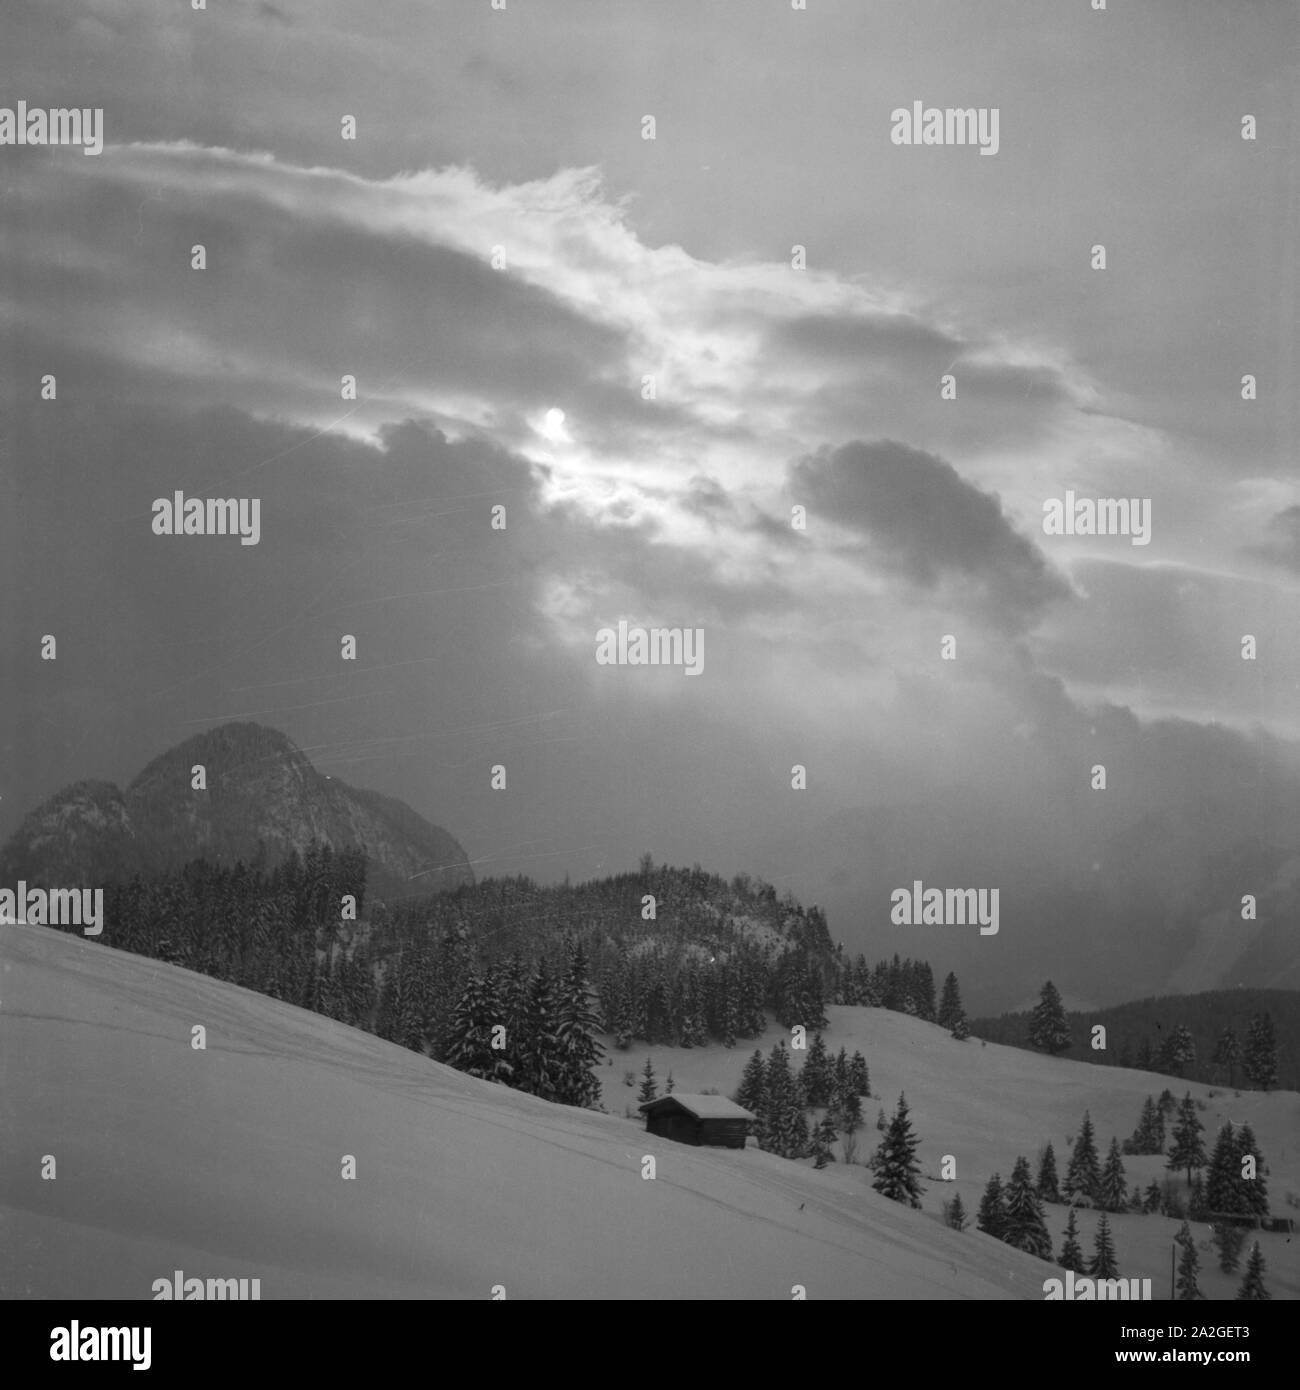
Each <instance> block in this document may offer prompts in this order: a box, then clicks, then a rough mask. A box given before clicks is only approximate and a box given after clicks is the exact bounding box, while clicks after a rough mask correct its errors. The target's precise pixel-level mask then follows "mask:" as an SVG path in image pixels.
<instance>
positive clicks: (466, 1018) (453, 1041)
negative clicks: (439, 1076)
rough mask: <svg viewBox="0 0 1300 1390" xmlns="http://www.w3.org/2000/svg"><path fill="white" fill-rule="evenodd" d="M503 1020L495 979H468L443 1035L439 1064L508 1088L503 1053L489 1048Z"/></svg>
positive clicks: (507, 1067) (509, 1070)
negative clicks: (496, 1029)
mask: <svg viewBox="0 0 1300 1390" xmlns="http://www.w3.org/2000/svg"><path fill="white" fill-rule="evenodd" d="M504 1020H505V1009H504V1007H503V1005H502V1003H501V997H500V989H499V987H498V985H497V983H496V979H495V977H493V976H491V975H488V976H483V975H477V974H474V975H471V976H470V977H469V978H468V980H466V982H465V987H464V989H463V990H462V991H461V995H460V998H459V999H458V1000H457V1001H456V1005H455V1007H454V1008H453V1009H452V1012H451V1016H450V1018H449V1019H448V1020H447V1024H446V1027H445V1029H444V1031H443V1039H442V1048H441V1055H442V1060H443V1061H444V1062H445V1063H446V1064H447V1065H448V1066H449V1067H455V1068H456V1070H457V1071H463V1072H466V1073H468V1075H470V1076H481V1077H483V1078H484V1079H485V1080H487V1081H498V1082H501V1083H503V1084H509V1082H510V1080H511V1074H512V1072H513V1070H514V1069H513V1067H512V1066H511V1064H510V1062H509V1061H508V1060H507V1058H506V1052H505V1049H502V1048H494V1047H493V1046H492V1041H493V1030H494V1029H495V1028H496V1027H497V1026H498V1025H501V1024H503V1023H504Z"/></svg>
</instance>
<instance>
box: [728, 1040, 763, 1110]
mask: <svg viewBox="0 0 1300 1390" xmlns="http://www.w3.org/2000/svg"><path fill="white" fill-rule="evenodd" d="M766 1096H767V1066H766V1064H765V1063H764V1061H763V1054H762V1053H761V1052H760V1051H759V1050H758V1049H757V1048H755V1049H754V1054H753V1056H752V1057H750V1059H749V1061H748V1062H746V1063H745V1070H744V1071H743V1072H742V1073H741V1074H740V1085H739V1087H738V1088H737V1090H736V1094H735V1096H734V1097H733V1099H734V1100H735V1102H736V1104H737V1105H740V1106H743V1107H744V1108H745V1109H746V1110H748V1111H749V1112H750V1114H751V1115H759V1114H761V1113H762V1110H763V1104H764V1101H765V1099H766Z"/></svg>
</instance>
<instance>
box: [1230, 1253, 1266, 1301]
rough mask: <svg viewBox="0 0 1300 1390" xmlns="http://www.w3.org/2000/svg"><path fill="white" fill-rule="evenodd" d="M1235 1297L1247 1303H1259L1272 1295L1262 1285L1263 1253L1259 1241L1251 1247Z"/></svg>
mask: <svg viewBox="0 0 1300 1390" xmlns="http://www.w3.org/2000/svg"><path fill="white" fill-rule="evenodd" d="M1237 1297H1238V1298H1239V1299H1241V1300H1243V1301H1245V1302H1247V1303H1261V1302H1264V1301H1265V1300H1267V1299H1270V1298H1272V1297H1273V1295H1272V1294H1271V1293H1269V1291H1268V1290H1267V1289H1266V1288H1265V1287H1264V1255H1263V1252H1262V1251H1261V1250H1260V1248H1259V1241H1256V1242H1255V1244H1254V1245H1253V1246H1252V1247H1251V1251H1250V1259H1248V1260H1247V1261H1246V1277H1245V1278H1244V1279H1243V1280H1242V1281H1241V1287H1240V1288H1239V1289H1238V1290H1237Z"/></svg>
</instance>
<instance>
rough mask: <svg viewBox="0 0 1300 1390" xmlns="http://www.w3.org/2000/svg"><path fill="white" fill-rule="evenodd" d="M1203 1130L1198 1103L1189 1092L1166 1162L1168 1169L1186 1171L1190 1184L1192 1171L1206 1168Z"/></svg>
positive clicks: (1182, 1106) (1183, 1100)
mask: <svg viewBox="0 0 1300 1390" xmlns="http://www.w3.org/2000/svg"><path fill="white" fill-rule="evenodd" d="M1203 1128H1204V1126H1203V1125H1202V1124H1201V1121H1200V1117H1199V1116H1198V1115H1197V1113H1196V1102H1195V1101H1194V1100H1193V1099H1192V1093H1191V1092H1190V1091H1189V1092H1188V1093H1187V1094H1186V1095H1185V1096H1184V1097H1183V1099H1182V1103H1181V1104H1180V1105H1179V1107H1178V1118H1177V1120H1175V1122H1174V1135H1173V1142H1172V1143H1171V1145H1170V1148H1169V1157H1168V1159H1167V1160H1166V1161H1165V1167H1166V1168H1173V1169H1175V1170H1176V1169H1179V1168H1183V1169H1186V1171H1187V1181H1188V1182H1189V1183H1190V1182H1191V1180H1192V1170H1193V1169H1194V1168H1204V1167H1205V1145H1204V1143H1203V1142H1202V1140H1201V1132H1202V1130H1203Z"/></svg>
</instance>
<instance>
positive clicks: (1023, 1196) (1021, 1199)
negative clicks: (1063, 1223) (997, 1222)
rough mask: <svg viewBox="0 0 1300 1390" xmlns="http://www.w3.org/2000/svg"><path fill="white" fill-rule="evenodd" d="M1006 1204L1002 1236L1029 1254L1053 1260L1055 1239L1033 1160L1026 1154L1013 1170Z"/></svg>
mask: <svg viewBox="0 0 1300 1390" xmlns="http://www.w3.org/2000/svg"><path fill="white" fill-rule="evenodd" d="M1004 1204H1005V1210H1006V1218H1005V1223H1004V1225H1003V1230H1002V1239H1003V1240H1004V1241H1006V1243H1007V1244H1008V1245H1014V1246H1015V1248H1016V1249H1017V1250H1023V1251H1025V1253H1026V1254H1029V1255H1037V1256H1038V1258H1039V1259H1040V1260H1050V1259H1051V1258H1052V1238H1051V1236H1050V1235H1049V1234H1048V1232H1047V1224H1046V1222H1044V1220H1043V1208H1042V1205H1041V1203H1040V1202H1039V1199H1038V1193H1037V1192H1036V1191H1035V1190H1034V1181H1033V1177H1032V1175H1031V1174H1030V1171H1029V1160H1028V1159H1027V1158H1024V1157H1023V1156H1022V1157H1020V1158H1017V1159H1016V1163H1015V1167H1014V1168H1013V1169H1012V1170H1011V1180H1010V1181H1009V1182H1008V1183H1007V1187H1006V1194H1005V1199H1004Z"/></svg>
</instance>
